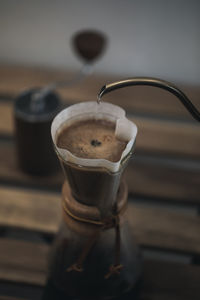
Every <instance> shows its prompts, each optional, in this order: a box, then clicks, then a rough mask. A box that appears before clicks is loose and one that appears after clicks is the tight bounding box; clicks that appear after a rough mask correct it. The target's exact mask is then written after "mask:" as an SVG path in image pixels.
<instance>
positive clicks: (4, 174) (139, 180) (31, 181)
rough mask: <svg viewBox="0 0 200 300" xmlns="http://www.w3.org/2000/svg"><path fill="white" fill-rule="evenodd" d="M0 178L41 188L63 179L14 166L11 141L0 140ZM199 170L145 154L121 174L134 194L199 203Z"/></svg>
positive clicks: (58, 183)
mask: <svg viewBox="0 0 200 300" xmlns="http://www.w3.org/2000/svg"><path fill="white" fill-rule="evenodd" d="M0 161H1V166H0V179H1V180H3V181H6V182H14V183H15V184H20V185H29V186H35V187H42V188H51V189H52V188H60V187H61V184H62V182H63V180H64V177H63V174H62V173H61V170H60V172H57V173H56V174H53V175H49V176H45V177H37V176H30V175H27V174H25V173H23V172H21V171H20V170H19V168H18V166H17V159H16V153H15V150H14V146H13V143H11V142H2V143H1V145H0ZM199 173H200V171H199V169H197V170H193V168H192V167H191V168H190V167H188V168H185V169H184V167H179V166H176V165H173V164H172V165H171V166H169V165H168V164H167V163H166V162H165V161H163V163H162V162H160V160H158V162H157V160H156V157H155V159H154V160H153V161H151V160H148V159H147V157H146V156H142V155H137V154H136V155H135V157H134V159H133V160H131V162H130V164H129V166H128V168H127V170H126V172H125V177H126V181H127V183H128V186H129V192H130V193H132V194H136V195H137V196H145V197H156V198H159V199H162V198H166V199H168V200H169V201H174V200H176V201H179V202H186V203H197V204H199V202H200V197H199V194H200V176H199Z"/></svg>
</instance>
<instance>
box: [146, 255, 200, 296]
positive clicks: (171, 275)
mask: <svg viewBox="0 0 200 300" xmlns="http://www.w3.org/2000/svg"><path fill="white" fill-rule="evenodd" d="M192 278H193V279H192ZM199 278H200V267H199V266H198V267H196V266H189V265H181V264H175V263H170V262H167V263H166V262H165V263H163V262H160V261H157V262H155V261H147V262H145V264H144V291H143V292H142V297H141V298H142V299H144V300H148V299H153V300H184V299H185V300H186V299H187V300H189V299H195V300H198V299H199V295H200V290H199V289H200V284H199Z"/></svg>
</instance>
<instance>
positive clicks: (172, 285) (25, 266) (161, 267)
mask: <svg viewBox="0 0 200 300" xmlns="http://www.w3.org/2000/svg"><path fill="white" fill-rule="evenodd" d="M0 247H1V249H3V250H4V251H1V252H0V265H1V266H2V268H1V269H0V280H9V281H10V282H12V281H13V282H15V283H27V284H32V285H37V286H38V285H39V286H44V284H45V282H46V274H47V256H48V252H49V247H48V246H45V245H44V244H36V243H31V242H23V241H14V240H8V239H0ZM199 272H200V267H199V266H198V267H197V266H189V265H182V264H178V263H171V262H162V261H151V260H145V262H144V283H143V289H142V295H141V298H140V299H144V300H145V299H146V300H147V299H152V300H153V299H159V300H162V299H167V300H168V299H172V300H175V299H176V300H177V299H178V300H186V299H187V300H188V299H193V300H197V299H198V295H199V293H200V285H199Z"/></svg>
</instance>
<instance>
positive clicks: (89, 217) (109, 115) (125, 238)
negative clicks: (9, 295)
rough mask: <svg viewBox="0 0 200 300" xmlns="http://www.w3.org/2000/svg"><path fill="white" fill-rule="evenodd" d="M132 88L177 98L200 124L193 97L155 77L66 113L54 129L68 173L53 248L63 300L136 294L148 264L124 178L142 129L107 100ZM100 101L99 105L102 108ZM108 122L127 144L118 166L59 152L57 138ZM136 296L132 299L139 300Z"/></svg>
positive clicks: (52, 272) (53, 272) (55, 280)
mask: <svg viewBox="0 0 200 300" xmlns="http://www.w3.org/2000/svg"><path fill="white" fill-rule="evenodd" d="M128 85H150V86H155V87H158V88H163V89H165V90H168V91H169V92H171V93H173V94H174V95H175V96H176V97H177V98H178V99H179V100H180V101H181V102H182V103H183V104H184V106H185V107H186V108H187V109H188V111H189V112H190V113H191V114H192V115H193V117H195V118H196V119H197V120H198V121H199V120H200V115H199V112H198V111H197V109H196V108H195V107H194V106H193V104H192V103H191V101H190V100H189V99H188V98H187V96H186V95H185V94H184V93H183V92H182V91H180V90H179V89H178V88H176V87H175V86H173V85H172V84H170V83H168V82H165V81H162V80H158V79H153V78H132V79H128V80H122V81H119V82H115V83H111V84H109V85H106V86H104V87H103V88H102V89H101V90H100V92H99V95H98V101H97V102H85V103H79V104H75V105H72V106H70V107H68V108H66V109H64V110H63V111H62V112H60V113H59V114H58V115H57V116H56V117H55V119H54V121H53V123H52V127H51V134H52V139H53V143H54V147H55V151H56V153H57V155H58V158H59V160H60V162H61V166H62V169H63V172H64V174H65V179H66V181H65V183H64V184H63V188H62V214H63V221H62V224H61V227H60V231H59V233H58V234H57V236H56V239H55V241H54V245H53V247H52V253H51V260H50V269H49V281H50V282H51V283H52V284H53V285H54V286H55V287H56V289H57V290H59V291H62V293H63V295H65V296H64V297H66V298H63V299H69V298H70V297H72V299H110V298H117V297H120V296H121V295H123V299H125V298H124V297H125V295H126V294H127V293H128V292H130V291H136V290H137V289H138V286H139V285H140V282H141V277H142V259H141V255H140V251H139V249H138V247H137V245H136V244H135V239H134V236H133V229H132V228H130V227H129V223H128V219H127V218H126V211H127V185H126V183H125V182H124V181H123V180H122V179H121V178H122V174H123V171H124V169H125V167H126V166H127V163H128V161H129V159H130V157H131V155H132V154H133V150H134V145H135V139H136V134H137V127H136V125H135V124H134V123H132V122H131V121H129V120H128V119H127V118H126V116H125V111H124V110H123V109H122V108H120V107H119V106H116V105H113V104H110V103H106V102H102V103H100V100H101V97H102V96H103V95H104V94H106V93H108V92H111V91H112V90H115V89H118V88H122V87H125V86H128ZM98 102H99V103H98ZM89 119H90V120H91V119H95V120H98V119H99V120H102V119H103V120H107V121H110V122H113V123H114V124H115V135H116V137H117V138H119V139H120V140H124V141H126V142H127V144H126V147H125V149H124V151H123V153H122V154H121V157H120V159H119V160H118V161H115V162H111V161H109V160H106V159H85V158H81V157H77V156H75V155H73V153H71V152H70V151H68V150H66V149H63V148H59V147H58V145H57V136H58V134H59V132H61V130H62V129H63V128H64V126H66V124H70V123H71V124H72V123H74V122H79V121H80V120H89ZM134 295H135V294H134V293H132V294H131V299H136V298H135V296H134Z"/></svg>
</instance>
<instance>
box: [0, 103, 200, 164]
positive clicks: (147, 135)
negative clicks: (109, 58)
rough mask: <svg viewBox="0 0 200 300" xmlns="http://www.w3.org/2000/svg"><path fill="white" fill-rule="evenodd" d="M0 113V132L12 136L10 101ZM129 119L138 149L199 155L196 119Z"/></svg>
mask: <svg viewBox="0 0 200 300" xmlns="http://www.w3.org/2000/svg"><path fill="white" fill-rule="evenodd" d="M0 116H1V118H0V134H8V135H12V134H13V131H14V126H13V108H12V104H11V103H6V102H0ZM131 120H132V121H133V122H135V123H136V125H137V126H138V136H137V149H138V150H145V151H146V152H147V151H154V152H159V153H163V154H166V153H167V154H168V155H181V156H193V157H197V158H200V126H199V124H198V123H197V122H196V123H183V122H175V121H174V122H172V121H164V120H158V119H157V120H156V119H151V118H144V117H136V116H135V117H131Z"/></svg>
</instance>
